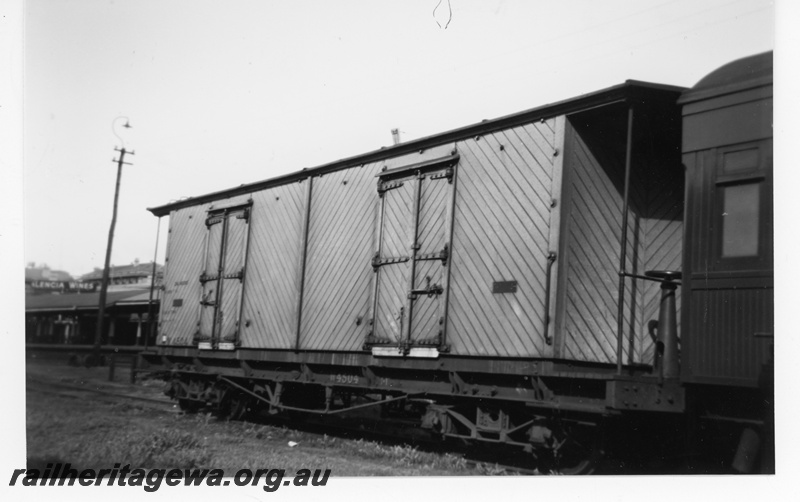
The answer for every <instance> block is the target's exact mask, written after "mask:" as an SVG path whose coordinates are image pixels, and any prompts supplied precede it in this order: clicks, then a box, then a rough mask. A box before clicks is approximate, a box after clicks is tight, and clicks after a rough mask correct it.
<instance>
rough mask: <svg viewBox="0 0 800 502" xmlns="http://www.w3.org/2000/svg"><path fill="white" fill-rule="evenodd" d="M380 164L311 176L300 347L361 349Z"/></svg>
mask: <svg viewBox="0 0 800 502" xmlns="http://www.w3.org/2000/svg"><path fill="white" fill-rule="evenodd" d="M380 168H381V165H379V164H377V163H376V164H367V165H364V166H362V167H353V168H350V169H346V170H343V171H338V172H335V173H330V174H326V175H324V176H321V177H318V178H314V189H313V190H312V199H311V219H310V228H309V236H308V254H307V262H306V267H307V268H306V277H305V289H304V291H305V292H304V298H303V317H302V326H301V330H300V348H301V349H308V350H360V349H361V346H362V344H363V341H364V338H365V337H366V335H367V333H368V331H369V323H368V322H366V320H367V319H369V318H370V316H371V312H370V310H371V294H372V288H371V285H372V280H373V273H374V272H373V271H372V266H371V259H372V255H373V254H374V252H375V248H376V246H375V243H374V242H373V241H374V235H375V232H374V228H375V224H376V217H377V209H378V201H379V198H378V197H377V190H376V183H377V178H375V175H376V174H377V173H378V172H379V170H380Z"/></svg>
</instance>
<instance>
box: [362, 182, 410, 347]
mask: <svg viewBox="0 0 800 502" xmlns="http://www.w3.org/2000/svg"><path fill="white" fill-rule="evenodd" d="M415 183H416V181H415V180H413V179H410V178H408V179H405V180H403V185H402V186H400V187H398V188H394V189H392V190H389V191H388V192H385V193H384V195H383V200H382V201H381V202H379V203H382V204H383V229H382V232H381V239H382V240H381V243H380V256H381V258H383V259H390V258H401V257H410V256H411V246H410V244H411V240H412V234H413V232H414V229H413V222H412V212H413V209H414V195H415ZM373 197H375V198H377V197H378V194H377V191H376V192H375V193H374V194H373ZM377 273H378V301H377V307H376V308H377V312H376V315H375V319H374V325H375V335H376V336H377V337H378V338H384V339H388V340H393V341H400V340H402V339H403V336H404V333H403V330H402V327H403V326H405V325H406V323H407V322H408V312H407V311H406V304H407V296H408V284H409V282H408V281H409V277H408V276H409V274H410V273H411V263H410V262H408V261H407V262H403V263H395V264H389V265H384V266H382V267H380V268H379V270H378V272H377Z"/></svg>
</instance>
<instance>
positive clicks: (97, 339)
mask: <svg viewBox="0 0 800 502" xmlns="http://www.w3.org/2000/svg"><path fill="white" fill-rule="evenodd" d="M121 119H125V124H123V126H122V127H124V128H126V129H131V124H130V121H129V120H128V117H125V116H119V117H117V118H115V119H114V120H112V121H111V132H112V133H114V136H116V137H117V139H118V140H119V142H120V144H121V145H122V147H121V148H117V147H115V148H114V151H116V152H119V159H112V162H116V163H117V185H116V188H115V189H114V211H113V213H112V215H111V228H109V230H108V245H107V246H106V261H105V266H104V267H103V279H102V282H101V283H100V300H99V304H98V309H97V310H98V312H97V330H96V331H95V335H94V351H93V361H92V362H93V363H94V364H97V365H99V364H100V361H101V359H100V345H101V343H102V341H103V317H105V311H106V293H107V291H108V276H109V273H110V264H111V247H112V244H113V243H114V227H115V226H116V225H117V203H118V202H119V182H120V178H121V177H122V166H123V164H125V165H131V163H130V162H125V154H126V153H129V154H131V155H134V152H133V151H132V150H131V151H128V150H126V149H125V141H124V140H123V139H122V138H121V137H120V136H119V134H117V131H116V127H115V126H116V125H117V122H118V121H119V120H121Z"/></svg>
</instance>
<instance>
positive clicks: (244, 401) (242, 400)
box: [228, 392, 250, 420]
mask: <svg viewBox="0 0 800 502" xmlns="http://www.w3.org/2000/svg"><path fill="white" fill-rule="evenodd" d="M249 409H250V400H249V399H248V398H247V396H245V395H244V394H241V393H239V392H236V393H234V394H233V395H232V396H231V398H230V401H229V402H228V418H229V419H231V420H242V419H243V418H244V417H245V415H247V412H248V411H249Z"/></svg>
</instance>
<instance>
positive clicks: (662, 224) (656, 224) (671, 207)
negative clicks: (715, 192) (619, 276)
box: [634, 170, 683, 364]
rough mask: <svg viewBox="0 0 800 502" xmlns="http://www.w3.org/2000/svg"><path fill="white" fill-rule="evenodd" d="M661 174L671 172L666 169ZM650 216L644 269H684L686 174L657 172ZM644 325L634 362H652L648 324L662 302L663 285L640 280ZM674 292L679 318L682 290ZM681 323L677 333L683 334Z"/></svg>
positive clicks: (650, 196)
mask: <svg viewBox="0 0 800 502" xmlns="http://www.w3.org/2000/svg"><path fill="white" fill-rule="evenodd" d="M661 172H662V173H669V171H666V170H663V171H661ZM647 208H648V210H647V217H646V218H645V220H644V226H643V228H644V259H645V262H644V265H643V270H681V268H682V248H683V173H681V172H680V171H679V170H675V171H674V174H673V175H671V176H670V175H665V174H661V175H659V174H658V173H654V176H653V177H652V179H651V183H650V186H649V190H648V206H647ZM641 286H642V309H643V312H642V316H641V317H642V325H641V328H640V332H639V336H638V339H637V342H636V347H635V349H634V351H635V361H636V362H642V363H648V364H649V363H652V362H653V360H654V350H655V344H654V343H653V341H652V339H651V337H650V336H649V334H648V333H647V323H648V321H649V320H651V319H655V320H657V319H658V314H659V309H660V305H661V286H660V284H658V283H654V282H645V281H643V282H642V283H641ZM682 290H683V288H682V287H679V288H678V289H677V290H676V292H675V300H676V306H677V316H678V317H677V318H678V319H680V311H681V292H682ZM680 324H681V323H680V322H679V323H678V335H679V336H680V332H681V329H680Z"/></svg>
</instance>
